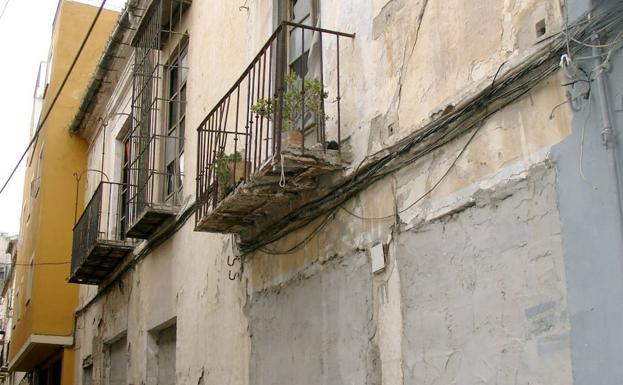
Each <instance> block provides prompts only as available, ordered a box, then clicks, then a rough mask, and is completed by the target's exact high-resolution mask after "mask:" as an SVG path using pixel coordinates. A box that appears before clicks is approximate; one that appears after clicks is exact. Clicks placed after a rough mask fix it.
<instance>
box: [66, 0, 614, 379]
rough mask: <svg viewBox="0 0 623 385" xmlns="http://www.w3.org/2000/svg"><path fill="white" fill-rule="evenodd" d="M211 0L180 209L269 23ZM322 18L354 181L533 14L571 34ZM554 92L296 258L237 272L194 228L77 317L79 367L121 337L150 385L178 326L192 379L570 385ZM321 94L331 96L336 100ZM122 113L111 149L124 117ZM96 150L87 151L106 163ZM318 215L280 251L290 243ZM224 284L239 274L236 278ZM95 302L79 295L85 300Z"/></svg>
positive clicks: (432, 162) (346, 15)
mask: <svg viewBox="0 0 623 385" xmlns="http://www.w3.org/2000/svg"><path fill="white" fill-rule="evenodd" d="M216 3H217V4H218V5H219V6H220V7H219V12H214V9H215V5H214V2H200V1H195V2H193V5H192V7H191V8H190V9H189V11H188V12H189V14H188V19H189V20H188V28H189V33H190V36H191V37H190V40H189V62H190V66H191V68H190V70H189V75H188V76H189V78H188V98H189V101H190V103H189V107H188V127H190V129H188V130H187V138H186V139H185V146H186V149H187V151H186V152H185V154H186V156H185V159H184V161H185V162H186V164H185V167H184V169H185V172H187V174H188V175H189V176H190V177H185V178H184V182H183V183H184V196H185V199H186V200H187V201H188V202H191V201H192V200H193V198H194V193H195V185H194V183H195V180H194V178H193V176H194V175H195V171H196V170H195V168H196V159H195V156H196V147H195V146H196V144H197V137H196V133H195V130H194V128H195V127H196V126H197V125H198V124H199V122H201V120H202V119H203V118H204V117H205V116H206V114H207V112H208V111H209V110H210V109H211V108H212V107H214V104H215V103H216V102H217V101H218V100H219V99H220V98H221V97H222V96H223V94H224V93H225V92H226V91H227V89H229V87H231V85H232V84H233V82H234V81H235V79H236V78H237V77H238V76H239V75H240V73H241V72H242V70H243V68H244V67H245V66H246V65H247V64H248V63H249V61H250V60H251V59H252V58H253V56H254V55H255V54H256V53H257V50H258V49H259V48H260V47H261V46H262V44H264V42H265V39H266V38H267V37H268V36H269V35H270V33H271V32H272V30H273V28H274V26H275V23H274V19H273V18H272V16H274V15H273V14H274V9H273V8H272V6H273V4H274V2H273V1H271V0H255V1H250V2H248V4H247V5H248V8H247V9H244V8H243V9H240V8H239V5H240V4H238V3H235V4H234V3H232V2H230V1H226V2H225V1H223V2H216ZM322 6H323V12H322V16H321V17H322V23H323V26H325V27H327V28H331V29H336V30H340V31H345V32H353V33H355V34H356V38H355V39H354V40H353V41H349V40H344V41H342V43H341V44H342V45H341V49H342V50H343V51H342V52H343V54H344V57H343V61H342V64H341V65H342V71H343V78H342V81H343V89H342V92H343V94H342V98H343V100H342V102H343V105H342V107H343V110H342V114H343V115H342V118H343V121H342V124H343V129H344V132H343V134H344V138H345V143H346V148H348V149H349V150H351V151H352V152H353V163H352V167H351V169H350V170H349V171H348V172H350V171H352V169H354V168H355V167H356V166H357V164H359V161H361V160H362V159H363V158H364V157H365V156H366V155H368V154H370V153H372V152H374V151H377V150H379V149H380V148H383V147H385V146H387V145H390V144H393V143H396V142H397V141H398V140H399V139H401V138H404V137H405V136H406V135H408V134H410V133H412V132H413V131H414V130H416V129H417V127H419V126H420V124H421V123H422V122H423V121H427V120H429V119H430V118H431V116H432V115H435V114H436V113H437V112H438V111H439V110H440V109H441V110H442V111H443V110H444V109H445V108H447V107H448V106H450V104H451V103H452V102H455V101H456V100H459V99H461V98H462V97H464V96H465V95H466V94H469V93H470V92H473V91H474V90H473V89H472V88H471V87H473V86H474V84H475V83H476V82H478V81H483V80H486V81H487V83H488V81H489V80H488V79H492V78H493V76H494V74H495V73H496V70H497V69H498V68H499V67H500V65H501V64H502V63H504V61H505V60H509V59H512V58H516V57H517V56H518V55H519V54H520V53H522V52H524V51H525V50H526V49H528V48H530V47H531V46H532V45H533V44H534V42H535V40H536V37H535V35H534V23H535V22H536V21H539V20H541V19H545V20H546V21H547V26H548V28H550V31H555V30H556V29H557V28H559V24H560V20H559V19H560V17H559V14H558V5H557V1H555V0H551V1H537V0H486V1H483V2H477V4H476V3H474V2H465V1H460V0H455V1H441V0H414V1H409V0H390V1H386V0H371V1H341V0H323V1H322ZM224 26H225V27H224ZM224 34H226V35H227V39H222V38H215V37H220V36H223V35H224ZM326 44H327V48H328V51H331V50H332V49H334V48H335V46H334V45H332V44H334V43H333V42H330V41H327V42H326ZM215 52H218V54H214V53H215ZM327 59H328V62H329V63H330V64H331V65H334V64H335V62H334V58H332V57H328V58H327ZM332 60H333V61H332ZM327 75H328V76H335V71H331V72H330V73H328V74H327ZM561 82H562V77H561V76H559V75H558V74H556V75H553V76H551V77H549V78H548V79H546V80H545V81H543V82H542V83H541V84H538V85H536V86H535V87H534V88H533V89H532V90H531V91H530V93H528V94H526V95H525V96H523V97H522V98H520V99H519V100H517V101H516V102H514V103H512V104H511V105H509V106H507V107H505V108H504V109H502V110H500V111H498V112H496V113H495V114H494V115H492V116H491V117H490V118H489V119H488V120H487V121H485V122H483V124H482V127H481V128H480V131H479V132H478V135H476V136H475V137H474V141H473V142H472V143H471V144H470V146H469V148H468V149H467V151H466V152H465V153H464V154H463V156H462V157H461V158H460V159H458V160H457V161H456V163H454V164H453V161H455V159H456V158H455V157H456V156H457V154H459V153H460V150H461V148H462V146H463V145H464V144H465V142H466V139H467V138H466V137H459V138H457V139H455V140H453V141H452V142H450V143H447V144H446V145H445V146H443V147H442V148H439V149H436V150H435V151H433V152H431V153H430V154H428V155H427V156H425V157H423V158H421V159H417V160H415V161H414V162H413V163H412V164H411V165H409V166H408V167H406V168H405V169H402V170H399V171H398V172H397V173H395V174H394V175H391V176H388V177H387V178H385V179H383V180H381V181H380V182H378V183H375V184H373V185H371V186H369V187H368V188H367V189H366V190H364V191H363V192H361V193H360V194H358V195H357V196H356V197H354V198H353V199H352V200H351V201H349V202H347V203H346V204H345V205H344V206H345V207H347V208H348V209H350V210H352V211H353V212H355V213H357V214H358V215H361V216H363V217H387V216H389V219H383V220H361V219H359V218H356V217H353V216H351V215H349V214H347V213H346V212H344V211H343V210H338V212H337V213H336V214H335V215H334V217H333V218H332V219H331V221H330V222H329V225H327V227H326V228H325V229H324V230H323V231H321V232H319V233H318V234H317V236H315V237H314V238H313V239H312V240H310V241H309V243H307V244H306V246H305V247H304V248H302V249H301V250H298V251H296V252H293V253H287V254H282V255H271V254H270V253H264V252H261V251H258V252H255V253H253V254H252V255H248V256H245V260H244V267H241V265H240V262H235V263H234V266H233V267H229V266H227V262H228V257H233V256H234V255H235V254H236V251H235V250H234V247H233V243H234V239H233V237H231V236H229V235H220V234H206V233H196V232H193V224H192V223H191V222H192V220H190V221H188V222H187V223H186V224H185V225H184V226H183V227H182V228H181V229H180V230H179V231H178V232H177V233H176V234H175V235H173V236H172V237H171V238H169V239H167V240H166V241H165V242H163V243H162V244H161V245H159V246H158V247H157V248H155V249H154V250H152V251H151V252H150V253H149V255H148V256H146V257H145V258H144V259H142V260H141V261H140V262H138V263H137V264H136V265H135V266H133V267H132V268H131V269H129V270H128V271H127V272H126V273H124V275H123V276H122V278H120V280H119V282H118V283H115V285H114V286H113V288H112V289H110V290H109V291H108V292H107V293H106V294H104V295H102V296H101V297H100V298H98V299H97V300H96V301H95V302H94V303H93V304H92V305H91V306H89V307H88V309H86V310H85V311H84V312H82V313H81V314H80V316H79V318H78V321H77V329H78V331H77V346H76V348H77V350H78V352H79V354H76V357H77V360H79V362H78V365H76V367H77V368H80V367H81V363H82V360H84V359H85V358H86V357H87V356H89V355H91V356H92V358H93V373H94V377H95V380H94V382H93V383H94V384H95V385H100V384H101V385H103V384H104V382H102V381H101V378H103V377H101V376H102V373H103V372H104V371H105V354H104V353H105V350H104V349H105V346H106V343H109V342H110V341H113V340H115V339H116V338H119V336H121V335H124V333H125V334H127V341H128V342H127V347H126V350H127V358H128V365H129V367H128V384H132V385H141V384H148V385H149V384H150V383H151V382H150V381H151V380H152V377H150V372H153V367H150V365H149V364H147V363H146V359H145V354H146V352H149V351H150V342H149V338H150V337H149V336H150V333H151V334H153V333H154V332H155V331H157V330H160V329H161V328H162V327H164V326H166V325H169V324H170V323H171V322H173V321H174V322H175V324H176V330H177V331H176V348H175V362H176V369H175V377H176V380H177V382H176V383H177V384H183V385H195V384H196V385H205V384H210V385H211V384H218V385H222V384H227V385H246V384H252V385H273V384H274V385H277V384H297V385H298V384H357V385H359V384H385V385H400V384H418V385H420V384H443V385H446V384H448V385H449V384H492V385H493V384H497V383H500V384H525V383H531V384H552V385H553V384H561V385H563V384H564V385H568V384H571V383H572V379H571V361H570V358H569V357H570V338H569V320H568V319H567V315H566V312H567V308H566V301H567V298H566V289H567V287H566V281H565V270H564V265H563V262H564V261H563V260H562V251H561V239H560V238H561V237H560V224H559V220H558V208H557V205H558V201H557V199H556V195H555V183H556V178H555V176H554V171H553V169H552V166H551V164H550V163H548V162H544V159H546V158H547V157H548V153H549V150H550V148H551V146H553V145H555V144H556V143H559V142H560V141H561V140H563V139H564V138H565V137H566V136H567V135H569V121H568V113H567V110H566V109H565V108H564V107H563V108H560V109H558V110H556V111H555V112H556V113H554V110H553V108H554V106H556V105H558V104H559V103H561V102H562V101H564V98H565V95H564V90H563V89H562V88H561V87H560V83H561ZM483 84H484V83H483ZM328 91H329V98H330V99H331V98H332V97H333V96H334V95H335V90H328ZM124 98H126V99H127V95H126V96H123V95H121V96H119V99H120V101H119V103H120V105H121V106H123V105H124V103H121V101H123V100H126V99H124ZM111 104H112V103H111ZM126 104H127V103H126ZM448 108H451V106H450V107H448ZM114 112H115V111H110V112H109V114H110V116H113V115H114ZM126 112H129V111H126ZM112 119H113V118H111V122H114V123H111V124H110V127H111V131H112V135H109V136H108V138H109V139H108V140H109V141H110V138H113V137H118V136H119V135H121V134H120V129H121V127H122V125H123V122H124V121H123V120H121V118H120V117H118V116H117V117H115V118H114V119H116V120H112ZM94 131H95V130H94ZM101 143H102V142H101V140H100V139H97V138H95V139H94V140H93V141H92V144H91V149H90V152H91V154H90V157H89V161H90V165H91V166H92V167H94V168H97V167H98V165H99V164H100V160H101V158H100V154H101V153H100V151H101V148H100V146H101ZM106 156H107V157H108V158H107V159H106V162H105V168H106V172H107V173H108V174H110V175H118V174H115V170H114V167H115V164H116V163H115V162H116V160H115V158H114V156H115V155H114V152H113V151H110V153H107V154H106ZM535 164H539V166H536V167H533V165H535ZM451 165H453V166H452V169H451V170H450V171H448V170H449V167H451ZM574 167H575V164H574ZM446 173H447V175H445V179H444V181H443V183H442V184H440V185H439V186H438V187H437V188H436V189H435V190H434V191H432V192H430V193H427V191H428V190H430V189H431V187H432V186H434V185H435V183H436V182H437V181H438V180H439V178H441V177H442V176H443V175H444V174H446ZM95 185H96V183H91V184H90V185H89V186H90V188H92V187H93V186H95ZM420 197H424V199H421V200H418V199H419V198H420ZM416 201H417V204H416V205H414V206H412V207H410V208H409V209H407V210H404V211H402V212H401V213H400V214H399V215H398V216H396V217H393V216H392V214H393V213H395V210H403V209H405V207H408V206H409V205H411V204H412V203H413V202H416ZM321 219H322V218H319V219H317V220H314V221H311V222H310V223H309V225H308V226H307V227H304V228H301V229H299V230H297V231H295V232H293V233H291V234H289V235H288V236H286V237H284V238H283V239H281V240H279V241H278V242H275V243H274V244H272V245H269V248H270V249H272V250H287V249H289V248H290V247H292V246H293V245H296V244H297V243H299V242H301V241H302V240H304V239H305V238H306V237H307V236H308V235H309V234H310V232H311V231H312V230H313V229H314V228H315V227H316V226H317V225H318V223H319V222H320V221H321ZM378 243H384V244H386V245H387V246H388V255H387V256H386V257H387V266H386V269H385V271H384V272H382V273H380V274H377V275H373V274H372V273H371V271H370V264H369V260H368V258H369V255H368V254H369V249H370V248H371V247H372V246H373V245H376V244H378ZM231 272H238V273H240V274H241V275H242V279H241V280H229V279H228V274H231ZM96 292H97V289H96V288H89V289H86V288H83V290H82V292H81V294H82V296H81V303H82V304H84V303H86V302H87V301H89V299H91V298H93V296H94V295H95V294H96ZM77 371H78V373H77V374H76V378H77V383H82V378H81V375H82V371H81V369H77ZM146 379H149V380H148V381H146ZM608 385H609V384H608Z"/></svg>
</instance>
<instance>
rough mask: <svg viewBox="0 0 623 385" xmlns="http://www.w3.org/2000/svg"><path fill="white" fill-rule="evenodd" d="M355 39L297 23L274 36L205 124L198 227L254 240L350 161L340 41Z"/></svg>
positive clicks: (200, 157) (200, 152)
mask: <svg viewBox="0 0 623 385" xmlns="http://www.w3.org/2000/svg"><path fill="white" fill-rule="evenodd" d="M353 37H354V35H350V34H346V33H342V32H337V31H331V30H327V29H322V28H316V27H311V26H307V25H301V24H293V23H283V24H281V25H280V26H279V27H278V28H277V30H276V31H275V32H274V33H273V34H272V35H271V37H270V38H269V39H268V41H267V42H266V44H265V45H264V46H263V47H262V49H261V50H260V52H259V53H258V54H257V56H256V57H255V58H254V60H253V61H252V62H251V63H250V64H249V66H248V67H247V68H246V70H245V71H244V73H243V74H242V76H240V77H239V78H238V80H237V81H236V82H235V84H234V85H233V86H232V87H231V88H230V89H229V91H228V92H227V94H226V95H225V96H223V98H222V99H221V100H220V101H219V103H218V104H217V105H216V106H215V107H214V108H213V109H212V110H211V111H210V113H209V114H208V115H207V116H206V117H205V119H204V120H203V122H202V123H201V124H200V126H199V128H198V159H197V203H198V207H197V211H196V217H195V230H196V231H207V232H219V233H240V234H241V235H243V237H245V236H246V237H253V236H254V235H253V234H258V233H259V232H261V229H262V228H264V227H266V226H268V225H269V224H270V223H272V222H275V221H277V220H279V219H281V218H283V217H285V216H286V215H287V214H288V213H289V212H290V211H291V210H294V209H296V208H297V207H300V206H302V205H304V204H305V203H306V202H309V201H311V200H313V199H315V198H317V197H318V196H319V195H320V194H321V193H322V189H320V188H319V186H320V183H319V182H320V178H322V177H323V176H327V175H328V174H331V173H335V172H338V171H340V170H342V169H344V168H345V167H346V162H345V159H346V158H347V156H346V155H347V154H345V153H344V152H343V149H342V138H341V130H342V128H341V116H340V113H341V89H340V42H341V41H343V40H344V39H345V38H346V39H348V40H350V39H352V38H353ZM325 180H326V178H325ZM324 186H326V183H324Z"/></svg>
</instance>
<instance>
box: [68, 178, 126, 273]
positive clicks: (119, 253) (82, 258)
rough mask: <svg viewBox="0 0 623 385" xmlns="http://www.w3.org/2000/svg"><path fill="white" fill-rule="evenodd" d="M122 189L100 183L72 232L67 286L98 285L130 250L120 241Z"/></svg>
mask: <svg viewBox="0 0 623 385" xmlns="http://www.w3.org/2000/svg"><path fill="white" fill-rule="evenodd" d="M126 197H127V191H126V189H125V188H124V185H122V184H119V183H109V182H101V183H100V184H99V186H98V187H97V189H96V190H95V194H93V197H92V198H91V200H90V201H89V204H88V205H87V206H86V208H85V209H84V212H83V213H82V215H81V216H80V219H79V220H78V222H77V223H76V225H75V226H74V230H73V248H72V253H71V274H70V277H69V282H72V283H79V284H85V285H99V284H100V283H101V282H102V281H103V280H105V279H106V278H107V277H109V276H110V274H111V273H112V271H113V270H114V269H115V268H116V267H117V266H118V265H119V263H121V261H122V260H123V258H124V257H125V256H126V255H128V254H129V253H130V252H131V251H132V249H133V247H134V246H133V244H134V243H133V241H132V240H129V239H125V238H124V235H123V234H124V228H125V224H126V215H125V213H124V212H123V211H124V209H123V208H124V207H126V206H125V205H124V200H126V199H127V198H126Z"/></svg>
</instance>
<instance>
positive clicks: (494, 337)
mask: <svg viewBox="0 0 623 385" xmlns="http://www.w3.org/2000/svg"><path fill="white" fill-rule="evenodd" d="M396 254H397V260H398V267H399V271H400V282H401V295H402V313H403V320H404V326H403V343H402V347H403V362H404V383H405V384H413V385H415V384H417V385H424V384H550V385H551V384H560V385H568V384H570V383H571V382H570V379H571V368H570V358H569V341H568V331H569V324H568V319H567V314H566V300H565V277H564V267H563V264H562V250H561V241H560V226H559V219H558V209H557V204H556V190H555V176H554V171H553V169H552V167H551V165H549V164H548V163H545V164H541V165H537V166H533V167H532V168H531V170H530V172H529V173H528V176H527V178H525V179H522V180H519V181H512V182H506V183H504V184H502V185H500V186H498V187H496V188H494V189H491V190H486V191H483V190H481V191H479V192H478V193H477V194H476V195H475V201H474V204H473V205H471V206H467V207H463V208H462V209H461V211H459V212H455V213H454V214H449V215H447V216H444V217H442V218H440V219H437V220H434V221H432V222H429V223H426V224H423V225H422V226H420V227H418V228H415V229H413V230H410V231H407V232H404V233H402V234H400V237H399V242H398V246H397V251H396Z"/></svg>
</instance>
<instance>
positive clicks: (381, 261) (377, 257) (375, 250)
mask: <svg viewBox="0 0 623 385" xmlns="http://www.w3.org/2000/svg"><path fill="white" fill-rule="evenodd" d="M370 255H371V257H372V272H373V273H380V272H381V271H383V270H385V252H384V251H383V244H382V243H379V244H377V245H374V246H372V248H371V249H370Z"/></svg>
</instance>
